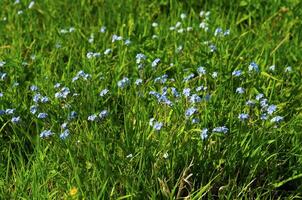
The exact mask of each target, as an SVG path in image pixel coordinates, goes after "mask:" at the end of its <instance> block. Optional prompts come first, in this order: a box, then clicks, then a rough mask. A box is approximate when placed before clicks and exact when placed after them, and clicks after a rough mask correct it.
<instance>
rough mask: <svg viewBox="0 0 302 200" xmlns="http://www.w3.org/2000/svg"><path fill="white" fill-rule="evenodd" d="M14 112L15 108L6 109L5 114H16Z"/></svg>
mask: <svg viewBox="0 0 302 200" xmlns="http://www.w3.org/2000/svg"><path fill="white" fill-rule="evenodd" d="M14 112H15V109H10V108H9V109H6V110H5V114H7V115H12V114H14Z"/></svg>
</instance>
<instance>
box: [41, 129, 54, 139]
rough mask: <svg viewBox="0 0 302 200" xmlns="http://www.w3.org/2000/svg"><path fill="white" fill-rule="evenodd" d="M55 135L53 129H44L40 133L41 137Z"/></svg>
mask: <svg viewBox="0 0 302 200" xmlns="http://www.w3.org/2000/svg"><path fill="white" fill-rule="evenodd" d="M51 135H53V132H51V130H44V131H42V132H41V133H40V137H41V138H46V137H49V136H51Z"/></svg>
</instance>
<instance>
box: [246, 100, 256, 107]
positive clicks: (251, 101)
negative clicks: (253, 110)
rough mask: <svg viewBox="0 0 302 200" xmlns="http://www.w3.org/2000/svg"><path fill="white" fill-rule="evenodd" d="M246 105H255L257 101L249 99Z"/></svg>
mask: <svg viewBox="0 0 302 200" xmlns="http://www.w3.org/2000/svg"><path fill="white" fill-rule="evenodd" d="M245 105H247V106H254V105H255V102H254V101H253V100H248V101H247V102H246V103H245Z"/></svg>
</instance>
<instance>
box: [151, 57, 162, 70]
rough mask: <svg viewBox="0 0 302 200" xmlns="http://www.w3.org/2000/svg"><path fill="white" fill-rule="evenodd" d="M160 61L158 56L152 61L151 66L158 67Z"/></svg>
mask: <svg viewBox="0 0 302 200" xmlns="http://www.w3.org/2000/svg"><path fill="white" fill-rule="evenodd" d="M159 62H160V59H159V58H156V59H155V60H154V61H153V62H152V64H151V66H152V67H153V68H154V67H156V66H157V65H158V63H159Z"/></svg>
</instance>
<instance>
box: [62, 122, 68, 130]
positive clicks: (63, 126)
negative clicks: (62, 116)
mask: <svg viewBox="0 0 302 200" xmlns="http://www.w3.org/2000/svg"><path fill="white" fill-rule="evenodd" d="M67 126H68V123H67V122H64V123H63V124H62V125H61V129H63V130H64V129H67Z"/></svg>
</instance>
